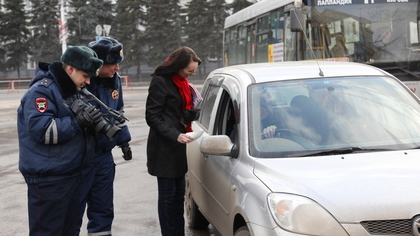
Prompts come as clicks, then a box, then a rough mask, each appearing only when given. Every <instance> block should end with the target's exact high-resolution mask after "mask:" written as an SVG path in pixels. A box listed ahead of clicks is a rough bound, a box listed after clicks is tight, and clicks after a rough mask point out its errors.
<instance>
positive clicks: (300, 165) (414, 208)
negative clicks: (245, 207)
mask: <svg viewBox="0 0 420 236" xmlns="http://www.w3.org/2000/svg"><path fill="white" fill-rule="evenodd" d="M254 173H255V175H256V176H257V177H258V178H259V179H260V180H261V181H263V182H264V183H265V184H266V185H267V187H268V188H270V189H271V190H272V191H273V192H283V193H293V194H298V195H302V196H307V197H309V198H311V199H313V200H315V201H316V202H318V203H319V204H320V205H321V206H323V207H324V208H326V209H327V210H328V211H329V212H330V213H331V214H332V215H333V216H334V217H336V219H337V220H338V221H340V222H342V223H343V222H347V223H351V222H360V221H363V220H381V219H384V220H385V219H410V218H412V217H413V216H414V215H417V214H420V201H419V199H420V190H419V186H420V151H418V150H411V151H405V152H404V151H395V152H394V151H391V152H378V153H375V154H373V153H362V154H349V155H336V156H317V157H301V158H279V159H262V158H261V159H257V160H256V166H255V170H254Z"/></svg>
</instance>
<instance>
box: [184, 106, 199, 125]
mask: <svg viewBox="0 0 420 236" xmlns="http://www.w3.org/2000/svg"><path fill="white" fill-rule="evenodd" d="M199 117H200V109H188V110H184V111H183V114H182V119H181V123H182V124H184V125H186V124H187V123H190V122H191V121H194V120H197V119H198V118H199Z"/></svg>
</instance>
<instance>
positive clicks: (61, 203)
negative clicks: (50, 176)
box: [28, 175, 80, 236]
mask: <svg viewBox="0 0 420 236" xmlns="http://www.w3.org/2000/svg"><path fill="white" fill-rule="evenodd" d="M79 200H80V175H75V176H72V177H69V178H64V179H60V180H56V181H48V182H42V183H39V184H28V213H29V235H30V236H74V234H75V230H76V219H77V213H78V211H77V209H78V206H79Z"/></svg>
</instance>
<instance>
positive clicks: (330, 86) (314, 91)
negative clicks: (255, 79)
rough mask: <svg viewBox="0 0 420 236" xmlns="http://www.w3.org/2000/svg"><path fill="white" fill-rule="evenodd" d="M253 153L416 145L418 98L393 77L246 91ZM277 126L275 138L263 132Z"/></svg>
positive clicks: (286, 84) (282, 84) (305, 82)
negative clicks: (268, 136)
mask: <svg viewBox="0 0 420 236" xmlns="http://www.w3.org/2000/svg"><path fill="white" fill-rule="evenodd" d="M249 94H250V97H249V99H248V102H249V103H250V106H249V108H250V109H249V117H250V119H249V120H250V123H249V130H250V135H249V137H250V140H251V141H250V143H251V144H252V145H251V146H250V148H251V153H252V155H254V156H259V157H281V156H287V155H290V154H291V153H292V154H293V153H298V152H306V151H317V150H328V149H337V148H344V147H358V148H365V149H367V148H384V149H385V148H386V149H394V150H395V149H396V150H398V149H405V148H409V147H417V146H419V145H420V106H419V103H418V100H417V99H416V98H415V97H414V96H413V95H412V94H411V93H409V92H408V90H407V89H405V88H404V87H403V86H402V85H401V84H400V83H399V82H398V81H396V80H394V79H392V78H378V77H372V78H329V79H311V80H299V81H283V82H276V83H269V84H259V85H254V86H251V87H250V92H249ZM269 126H275V127H276V129H275V134H274V137H273V138H266V137H265V136H264V135H262V134H263V132H264V129H265V128H267V127H269Z"/></svg>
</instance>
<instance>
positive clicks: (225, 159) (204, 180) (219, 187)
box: [189, 77, 239, 228]
mask: <svg viewBox="0 0 420 236" xmlns="http://www.w3.org/2000/svg"><path fill="white" fill-rule="evenodd" d="M222 81H223V82H222V83H220V90H219V91H218V95H217V98H216V99H215V101H216V102H215V104H214V109H213V110H212V114H211V115H210V114H202V115H203V116H206V115H208V116H211V117H212V118H210V122H209V126H208V134H209V135H228V136H229V137H231V139H232V140H235V139H236V140H238V139H237V138H235V137H236V136H237V135H238V132H237V129H236V128H235V125H236V124H237V123H238V122H239V112H238V110H239V108H238V99H237V97H238V96H239V95H238V93H237V92H236V93H233V92H231V91H239V88H238V86H237V85H236V83H235V82H233V80H232V78H229V77H224V78H223V79H222ZM231 94H235V95H234V97H232V95H231ZM203 119H207V118H204V117H203ZM194 162H196V164H197V163H198V166H195V167H192V168H191V169H190V173H191V175H193V177H194V178H197V179H198V182H200V185H201V187H200V188H201V190H200V191H199V192H200V193H199V194H200V196H201V197H197V194H198V193H197V192H196V196H195V199H194V200H195V202H196V203H197V205H198V206H199V208H200V210H201V212H202V213H203V214H204V215H205V216H206V217H207V218H208V219H209V220H210V222H211V223H212V224H213V225H214V226H215V227H216V228H218V227H227V226H228V224H227V222H228V217H229V213H230V211H231V207H230V206H231V204H230V201H229V199H230V193H231V191H232V187H231V177H230V176H231V172H232V170H233V169H234V167H235V163H236V159H235V158H233V157H231V156H214V155H208V156H206V155H203V154H202V153H200V157H199V158H198V160H195V161H194ZM189 178H190V179H191V176H190V177H189ZM195 187H197V186H195ZM193 191H196V190H193Z"/></svg>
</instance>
